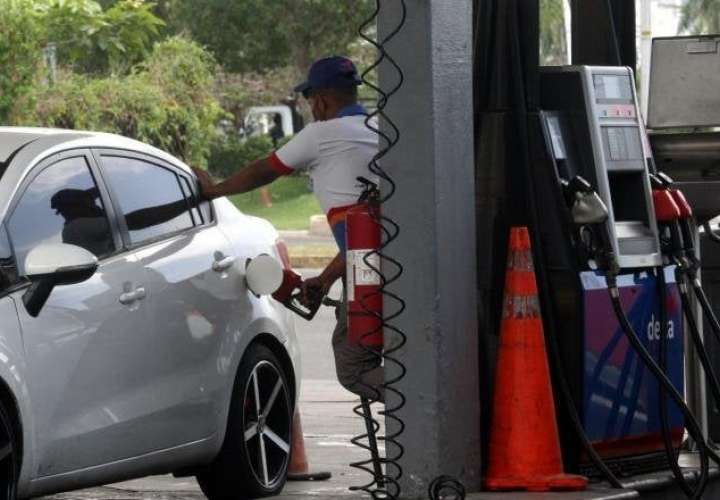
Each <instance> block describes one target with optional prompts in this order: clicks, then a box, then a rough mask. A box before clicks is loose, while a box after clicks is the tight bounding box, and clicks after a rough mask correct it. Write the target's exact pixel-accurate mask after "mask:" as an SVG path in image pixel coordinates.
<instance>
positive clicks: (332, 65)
mask: <svg viewBox="0 0 720 500" xmlns="http://www.w3.org/2000/svg"><path fill="white" fill-rule="evenodd" d="M358 85H362V80H361V79H360V76H359V75H358V71H357V68H356V67H355V64H353V62H352V61H351V60H350V59H348V58H347V57H342V56H332V57H326V58H324V59H319V60H317V61H315V62H314V63H313V65H312V66H310V71H308V76H307V80H306V81H304V82H303V83H301V84H300V85H298V86H296V87H295V92H300V93H302V95H303V96H305V97H307V96H308V95H309V93H310V92H311V91H312V90H316V89H338V88H350V87H357V86H358Z"/></svg>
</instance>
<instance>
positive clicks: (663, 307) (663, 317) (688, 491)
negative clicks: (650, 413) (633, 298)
mask: <svg viewBox="0 0 720 500" xmlns="http://www.w3.org/2000/svg"><path fill="white" fill-rule="evenodd" d="M656 273H657V283H658V286H657V290H658V300H659V302H660V312H659V321H660V346H659V352H658V366H659V367H660V369H661V370H662V372H663V373H666V370H667V340H668V314H667V302H666V301H667V283H666V280H665V268H663V267H662V266H659V267H657V268H656ZM659 387H660V386H659V384H658V388H659ZM659 392H660V394H659V398H658V404H659V406H660V426H661V430H662V433H661V434H662V438H663V444H664V445H665V455H666V457H667V461H668V465H669V466H670V470H671V471H672V473H673V476H675V481H676V482H677V484H678V486H679V487H680V489H681V490H682V491H683V493H685V496H687V497H688V498H698V497H697V496H696V490H695V489H693V487H692V486H691V485H690V483H689V482H688V480H687V479H686V478H685V475H684V474H683V472H682V469H681V468H680V464H679V463H678V454H677V452H676V451H675V447H674V446H673V442H672V430H671V428H670V418H669V415H668V406H667V396H666V395H665V393H664V392H663V391H659Z"/></svg>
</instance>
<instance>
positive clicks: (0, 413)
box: [0, 403, 20, 500]
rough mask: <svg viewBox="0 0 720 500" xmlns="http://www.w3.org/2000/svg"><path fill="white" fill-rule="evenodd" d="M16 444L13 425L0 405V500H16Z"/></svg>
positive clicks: (17, 461)
mask: <svg viewBox="0 0 720 500" xmlns="http://www.w3.org/2000/svg"><path fill="white" fill-rule="evenodd" d="M16 443H17V441H16V440H15V431H14V429H13V424H12V422H11V420H10V417H9V416H8V413H7V411H6V410H5V408H4V407H3V405H2V403H0V500H15V498H17V481H18V471H19V470H20V467H19V466H18V464H19V461H20V457H19V456H18V449H17V445H16Z"/></svg>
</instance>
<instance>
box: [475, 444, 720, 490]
mask: <svg viewBox="0 0 720 500" xmlns="http://www.w3.org/2000/svg"><path fill="white" fill-rule="evenodd" d="M695 462H697V460H696V454H694V453H683V454H681V456H680V465H681V467H683V469H684V474H685V477H686V478H688V479H690V480H692V479H693V478H697V477H698V471H697V469H696V468H693V465H695ZM620 480H621V481H622V482H623V484H625V486H626V488H625V489H624V490H616V489H612V488H610V487H609V486H608V485H607V483H604V482H598V483H592V484H590V486H588V488H587V490H586V491H582V492H575V493H572V494H571V493H566V492H552V493H544V494H542V495H541V496H539V495H538V494H537V493H529V492H528V493H526V492H513V493H508V492H482V493H473V494H470V495H468V496H467V497H466V498H467V500H502V499H504V498H505V499H506V498H512V499H513V500H533V499H538V498H542V500H569V499H573V500H621V499H622V500H624V499H630V498H641V499H648V500H670V499H676V498H684V496H683V494H682V492H681V490H680V489H679V488H678V486H677V485H676V484H675V479H674V478H673V476H672V473H671V472H670V471H668V470H663V471H660V472H655V473H652V474H642V475H638V476H633V477H629V478H620ZM703 498H720V470H719V469H718V468H717V467H711V468H710V481H709V482H708V486H707V489H706V490H705V494H704V495H703Z"/></svg>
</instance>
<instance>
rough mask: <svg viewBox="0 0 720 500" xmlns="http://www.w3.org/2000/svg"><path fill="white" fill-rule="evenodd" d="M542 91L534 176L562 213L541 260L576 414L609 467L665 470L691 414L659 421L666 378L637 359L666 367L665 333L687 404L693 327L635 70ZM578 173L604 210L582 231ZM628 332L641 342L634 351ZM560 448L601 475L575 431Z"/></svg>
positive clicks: (553, 84)
mask: <svg viewBox="0 0 720 500" xmlns="http://www.w3.org/2000/svg"><path fill="white" fill-rule="evenodd" d="M540 94H541V108H542V109H543V110H545V111H543V112H541V113H540V114H539V116H538V120H537V123H536V134H535V137H536V138H538V140H537V142H536V144H534V145H533V146H534V147H533V151H534V155H535V160H536V161H535V165H534V171H533V177H534V181H535V184H536V191H537V196H538V200H539V206H542V207H554V208H555V210H548V213H543V214H542V217H543V219H542V220H543V224H542V226H543V227H541V228H539V233H540V239H541V241H540V243H541V244H542V245H543V249H544V252H543V254H544V255H545V259H546V262H544V263H542V264H543V265H544V266H545V269H546V279H547V280H548V281H549V282H550V286H549V287H548V289H549V290H551V291H552V292H551V297H549V305H550V306H551V307H552V308H553V314H552V316H553V317H554V318H555V322H556V324H555V325H552V329H553V331H554V332H555V335H557V336H558V342H559V344H560V346H561V348H560V350H561V353H560V355H561V357H562V366H563V367H564V368H565V371H566V374H565V375H566V378H567V380H568V382H569V384H570V386H571V392H572V397H573V399H574V403H575V407H576V408H577V409H578V411H579V413H580V415H581V419H582V423H583V427H584V430H585V433H586V434H587V436H588V437H589V439H590V440H591V442H592V443H593V445H594V447H595V449H596V450H597V451H598V453H599V454H600V456H601V457H602V458H603V459H604V461H605V462H606V463H607V464H608V465H610V467H611V469H614V470H615V471H617V472H619V473H622V474H634V473H637V472H641V471H649V470H657V469H665V468H667V467H668V463H667V458H668V454H666V453H664V451H663V450H664V449H665V447H666V446H665V445H666V444H667V443H668V439H669V443H670V445H671V447H672V448H674V449H676V448H678V447H679V446H680V444H681V441H682V438H683V428H684V425H685V424H686V422H685V420H686V418H684V415H683V413H687V412H685V411H684V410H683V411H681V410H680V409H679V406H678V405H677V404H673V405H668V406H667V415H665V418H662V415H661V413H662V412H661V406H660V397H659V394H661V392H660V387H659V385H658V384H659V382H658V373H655V372H654V371H653V370H650V369H649V367H648V364H647V360H643V353H641V352H639V351H640V349H641V348H642V349H644V350H646V351H647V352H648V353H649V355H650V356H651V357H652V360H654V361H655V362H657V361H658V360H659V358H660V344H661V342H662V340H663V338H662V337H664V336H665V335H664V334H665V333H666V337H667V340H666V343H665V344H664V346H665V347H666V350H665V352H664V354H665V356H664V360H663V361H665V363H664V364H665V370H663V371H665V372H666V373H665V375H666V377H667V381H668V382H669V383H671V385H672V388H674V391H675V392H676V395H677V396H679V397H680V400H682V391H683V386H684V384H683V378H684V371H683V356H684V349H683V344H684V343H683V337H684V330H683V321H682V311H681V307H680V297H679V292H678V287H677V283H676V280H675V275H674V272H673V269H672V268H671V267H667V266H664V263H663V257H662V249H661V246H660V238H659V228H658V224H657V221H656V217H655V210H654V205H653V201H652V200H653V192H652V187H651V183H650V177H649V174H650V167H649V165H650V163H651V162H650V148H649V146H648V142H647V138H646V135H645V130H644V127H643V124H642V122H641V118H640V113H639V108H638V104H637V98H636V94H635V86H634V78H633V74H632V71H631V70H630V69H629V68H623V67H590V66H571V67H557V68H543V69H542V70H541V74H540ZM578 177H580V178H582V179H584V180H586V181H587V183H588V184H589V186H591V187H592V189H594V190H595V191H596V192H597V195H598V196H599V198H600V199H601V200H602V202H603V203H604V204H605V206H606V207H607V217H606V218H605V219H604V221H603V222H599V223H593V224H582V223H578V221H577V220H573V218H572V217H571V216H570V215H569V213H568V210H567V207H568V204H567V201H568V199H567V197H568V188H567V186H570V185H571V184H572V183H573V179H576V178H578ZM575 183H577V181H575ZM563 185H565V186H566V187H565V189H563ZM570 191H572V190H570ZM658 269H660V270H662V272H656V270H658ZM659 286H661V287H662V289H664V293H663V294H659V293H658V287H659ZM611 293H616V294H617V297H613V298H611ZM663 295H664V296H665V304H667V306H668V307H667V308H666V309H665V310H663V307H662V305H663V304H662V302H661V300H660V297H661V296H663ZM615 298H616V299H617V301H616V302H617V303H615V300H614V299H615ZM618 306H619V308H620V310H618ZM621 312H622V316H621V315H620V313H621ZM625 319H626V320H627V321H624V320H625ZM661 321H662V322H663V323H664V325H661ZM625 323H627V324H625ZM628 327H630V328H628ZM628 330H631V331H633V332H636V333H638V334H639V335H637V336H636V339H637V344H635V343H634V339H631V338H630V337H629V336H628V335H627V333H628ZM648 371H650V372H651V373H648ZM666 389H668V388H666ZM666 392H667V391H666ZM675 399H677V398H675ZM676 403H677V401H676ZM685 417H687V415H685ZM560 418H561V419H568V418H569V417H568V416H567V415H563V414H561V417H560ZM663 421H665V422H666V424H667V429H666V430H667V431H668V432H666V435H665V437H666V439H664V438H663ZM563 428H569V426H567V425H561V429H563ZM700 439H702V436H700ZM561 441H562V443H563V447H564V455H565V460H566V462H567V464H566V465H567V466H568V467H569V468H570V470H581V471H582V472H584V473H586V474H593V472H594V468H592V467H591V466H589V464H588V462H587V459H586V457H585V456H584V454H583V453H582V451H581V448H580V446H579V444H578V442H577V439H576V437H575V436H574V435H573V434H570V433H567V434H566V435H562V436H561Z"/></svg>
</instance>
